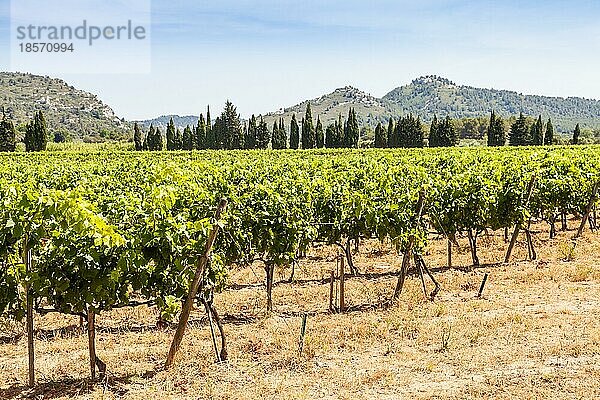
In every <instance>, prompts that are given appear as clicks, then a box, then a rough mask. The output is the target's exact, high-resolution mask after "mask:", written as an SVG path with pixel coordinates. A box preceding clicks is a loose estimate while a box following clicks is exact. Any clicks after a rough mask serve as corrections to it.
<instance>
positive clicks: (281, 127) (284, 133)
mask: <svg viewBox="0 0 600 400" xmlns="http://www.w3.org/2000/svg"><path fill="white" fill-rule="evenodd" d="M279 134H280V135H281V139H280V141H281V148H282V149H287V147H288V137H287V131H286V130H285V123H284V122H283V118H281V119H280V120H279Z"/></svg>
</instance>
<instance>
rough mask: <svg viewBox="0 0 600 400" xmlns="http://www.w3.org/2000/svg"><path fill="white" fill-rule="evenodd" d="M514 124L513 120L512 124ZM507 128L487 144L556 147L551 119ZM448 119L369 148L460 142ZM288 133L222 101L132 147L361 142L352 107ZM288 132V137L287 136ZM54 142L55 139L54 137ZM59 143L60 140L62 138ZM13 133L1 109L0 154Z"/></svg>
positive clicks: (42, 143) (42, 132) (405, 124)
mask: <svg viewBox="0 0 600 400" xmlns="http://www.w3.org/2000/svg"><path fill="white" fill-rule="evenodd" d="M513 121H514V122H513ZM508 122H512V124H510V126H508V127H507V125H508V124H507V121H505V120H503V119H502V118H501V117H500V116H498V115H497V114H496V113H495V112H494V111H492V112H491V114H490V119H489V123H488V126H487V130H486V136H487V145H488V146H490V147H497V146H504V145H506V144H507V143H508V144H509V145H511V146H536V145H551V144H553V143H555V131H554V127H553V125H552V121H551V120H550V119H548V121H547V122H545V123H544V122H543V121H542V117H541V116H539V117H538V118H537V120H533V122H532V120H531V119H530V118H527V117H526V116H524V115H523V113H521V114H520V115H519V117H518V118H517V119H514V117H513V118H512V119H511V120H509V121H508ZM456 125H457V124H456V122H455V121H453V120H452V119H451V118H450V117H448V116H446V117H445V118H440V119H438V117H437V115H434V117H433V120H432V122H431V124H430V125H429V130H428V131H427V126H426V125H425V124H423V123H422V122H421V120H420V119H419V118H418V117H414V116H413V115H412V114H409V115H405V116H401V117H398V118H389V120H388V122H387V125H385V126H384V125H383V124H382V123H379V124H378V125H377V127H376V128H375V135H374V136H375V137H374V141H373V146H374V147H376V148H419V147H425V146H429V147H453V146H458V144H459V142H460V132H459V128H457V127H456ZM288 126H289V130H288V129H287V127H286V123H285V121H284V119H283V118H279V119H278V120H275V121H274V122H273V125H272V127H271V128H269V126H268V125H267V123H266V122H265V120H264V118H263V117H262V116H259V117H258V118H257V117H256V116H255V115H252V117H251V118H250V119H249V121H248V122H247V123H242V119H241V117H240V115H239V113H238V112H237V109H236V107H235V106H234V105H233V103H231V102H230V101H227V102H226V103H225V108H224V110H223V112H222V113H221V114H220V115H219V116H218V117H217V118H216V119H215V121H214V123H213V122H212V121H211V116H210V107H209V108H208V109H207V112H206V117H204V115H203V114H200V117H199V118H198V122H197V124H196V126H194V127H191V126H187V127H185V128H184V129H180V128H178V127H176V126H175V123H174V121H173V119H172V118H171V120H170V121H169V124H168V125H167V128H166V131H165V132H164V134H163V132H162V131H161V129H160V128H158V127H154V125H151V126H150V128H149V129H148V131H147V132H144V130H143V129H142V128H141V127H140V125H139V124H138V123H135V125H134V138H133V139H134V144H135V149H136V150H138V151H142V150H146V151H160V150H208V149H215V150H218V149H223V150H236V149H240V150H241V149H245V150H250V149H268V148H272V149H275V150H278V149H300V148H301V149H320V148H330V149H335V148H357V147H358V146H359V139H360V132H361V129H360V126H359V123H358V119H357V115H356V111H355V110H354V109H353V108H351V109H350V110H349V112H348V116H347V118H342V115H341V114H340V115H339V116H338V119H337V120H336V121H334V122H333V123H331V124H329V125H328V126H327V127H326V128H324V126H323V123H322V122H321V119H320V117H319V116H317V120H316V122H315V120H314V118H313V115H312V107H311V105H310V103H308V104H307V107H306V111H305V114H304V116H303V117H302V119H301V120H300V121H298V120H297V119H296V115H295V114H293V115H292V117H291V119H290V122H289V125H288ZM288 132H289V134H288ZM580 137H581V128H580V126H579V124H577V126H576V127H575V129H574V131H573V137H572V139H571V144H579V143H580ZM55 141H57V140H56V138H55ZM63 141H64V140H63ZM17 142H18V141H17V138H16V130H15V126H14V124H13V122H12V120H11V118H10V117H9V116H8V115H7V114H6V113H5V112H4V111H3V113H2V120H1V121H0V152H12V151H15V150H16V145H17ZM23 142H24V144H25V150H26V151H42V150H45V149H46V147H47V144H48V129H47V126H46V121H45V118H44V115H43V113H42V112H41V111H38V112H36V113H35V115H34V116H33V118H32V119H31V120H30V122H29V123H28V124H27V125H26V127H25V134H24V138H23Z"/></svg>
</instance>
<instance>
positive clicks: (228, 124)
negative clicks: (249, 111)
mask: <svg viewBox="0 0 600 400" xmlns="http://www.w3.org/2000/svg"><path fill="white" fill-rule="evenodd" d="M217 120H218V121H219V124H218V126H217V123H216V122H215V130H216V132H215V139H216V142H217V145H218V147H219V148H221V149H242V148H244V133H243V130H242V122H241V120H240V115H239V114H238V113H237V110H236V108H235V106H234V105H233V103H231V102H230V101H229V100H227V102H226V103H225V109H224V110H223V112H222V113H221V116H220V117H219V118H217Z"/></svg>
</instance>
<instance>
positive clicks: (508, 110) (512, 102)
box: [383, 76, 600, 131]
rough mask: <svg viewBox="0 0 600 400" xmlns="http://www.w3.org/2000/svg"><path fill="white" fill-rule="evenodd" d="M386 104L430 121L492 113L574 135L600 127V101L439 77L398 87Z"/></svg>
mask: <svg viewBox="0 0 600 400" xmlns="http://www.w3.org/2000/svg"><path fill="white" fill-rule="evenodd" d="M383 100H386V101H389V102H391V103H394V104H395V105H397V106H398V107H399V108H400V109H401V111H402V112H404V113H413V114H416V115H419V116H420V117H421V118H422V119H423V120H425V121H429V120H431V118H432V117H433V115H434V114H437V115H438V116H439V115H442V116H445V115H450V117H452V118H471V117H478V116H482V115H486V114H487V113H489V112H490V111H491V110H495V111H496V112H497V113H498V114H500V115H503V116H505V117H507V116H511V115H517V114H519V113H520V112H523V113H524V114H526V115H530V116H537V115H540V114H541V115H542V116H544V117H545V118H552V120H553V122H554V125H555V126H556V127H557V129H558V130H559V131H572V129H573V128H574V126H575V125H576V124H577V123H580V124H581V125H582V126H583V127H590V128H598V127H600V101H598V100H588V99H583V98H579V97H568V98H562V97H547V96H536V95H525V94H522V93H517V92H511V91H508V90H496V89H481V88H475V87H471V86H463V85H456V84H455V83H454V82H451V81H450V80H448V79H445V78H441V77H438V76H424V77H421V78H418V79H415V80H414V81H412V83H411V84H409V85H406V86H401V87H398V88H396V89H394V90H392V91H391V92H389V93H388V94H386V95H385V96H383Z"/></svg>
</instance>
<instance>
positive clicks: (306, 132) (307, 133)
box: [302, 103, 317, 149]
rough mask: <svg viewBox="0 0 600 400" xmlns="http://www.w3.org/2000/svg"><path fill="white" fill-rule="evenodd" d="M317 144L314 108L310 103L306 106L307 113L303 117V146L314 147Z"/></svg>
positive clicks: (305, 147) (306, 147)
mask: <svg viewBox="0 0 600 400" xmlns="http://www.w3.org/2000/svg"><path fill="white" fill-rule="evenodd" d="M316 146H317V138H316V135H315V127H314V125H313V119H312V109H311V107H310V103H308V105H307V106H306V114H305V115H304V118H303V119H302V148H303V149H314V148H315V147H316Z"/></svg>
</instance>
